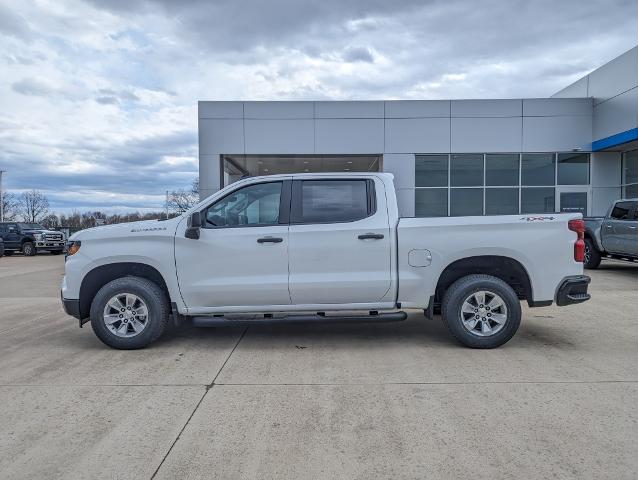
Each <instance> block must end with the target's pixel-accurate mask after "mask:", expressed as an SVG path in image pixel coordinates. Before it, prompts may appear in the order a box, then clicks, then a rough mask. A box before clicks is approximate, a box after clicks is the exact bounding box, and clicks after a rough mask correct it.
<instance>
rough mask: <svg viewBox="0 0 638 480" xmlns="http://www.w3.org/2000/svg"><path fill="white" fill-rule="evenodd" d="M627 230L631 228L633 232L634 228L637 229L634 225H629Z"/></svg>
mask: <svg viewBox="0 0 638 480" xmlns="http://www.w3.org/2000/svg"><path fill="white" fill-rule="evenodd" d="M629 228H631V229H632V230H634V229H636V228H638V227H635V226H634V225H630V226H629Z"/></svg>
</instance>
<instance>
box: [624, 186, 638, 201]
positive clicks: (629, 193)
mask: <svg viewBox="0 0 638 480" xmlns="http://www.w3.org/2000/svg"><path fill="white" fill-rule="evenodd" d="M623 196H624V197H625V198H638V183H634V184H633V185H627V186H626V187H625V194H624V195H623Z"/></svg>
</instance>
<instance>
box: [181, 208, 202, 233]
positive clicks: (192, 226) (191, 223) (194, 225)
mask: <svg viewBox="0 0 638 480" xmlns="http://www.w3.org/2000/svg"><path fill="white" fill-rule="evenodd" d="M201 226H202V214H201V212H194V213H191V216H190V217H188V227H187V228H186V231H185V232H184V236H185V237H186V238H190V239H191V240H197V239H199V229H200V228H201Z"/></svg>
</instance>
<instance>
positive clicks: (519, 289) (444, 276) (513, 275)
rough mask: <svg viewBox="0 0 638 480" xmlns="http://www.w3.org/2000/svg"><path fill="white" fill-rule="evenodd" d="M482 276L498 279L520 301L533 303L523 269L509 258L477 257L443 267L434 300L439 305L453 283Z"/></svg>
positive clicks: (526, 273) (494, 256) (530, 285)
mask: <svg viewBox="0 0 638 480" xmlns="http://www.w3.org/2000/svg"><path fill="white" fill-rule="evenodd" d="M472 274H484V275H492V276H493V277H496V278H500V279H501V280H503V281H504V282H505V283H507V284H508V285H509V286H510V287H512V288H513V289H514V291H515V292H516V295H517V296H518V298H519V299H520V300H527V302H528V303H529V304H530V305H531V304H532V303H533V299H534V296H533V290H532V282H531V280H530V276H529V273H528V272H527V270H526V269H525V267H524V266H523V265H522V264H521V263H520V262H519V261H518V260H515V259H513V258H511V257H506V256H499V255H478V256H472V257H466V258H462V259H459V260H456V261H454V262H452V263H450V264H449V265H447V266H446V267H445V269H444V270H443V271H442V272H441V275H440V276H439V280H438V282H437V284H436V289H435V294H434V300H435V302H436V303H440V302H441V301H442V299H443V295H444V294H445V291H446V290H447V289H448V288H449V287H450V285H452V284H453V283H454V282H456V281H457V280H459V279H460V278H463V277H465V276H467V275H472Z"/></svg>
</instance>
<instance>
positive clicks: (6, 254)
mask: <svg viewBox="0 0 638 480" xmlns="http://www.w3.org/2000/svg"><path fill="white" fill-rule="evenodd" d="M4 255H5V256H6V257H10V256H11V255H13V250H5V251H4Z"/></svg>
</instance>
